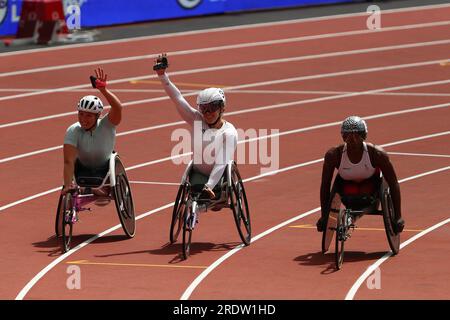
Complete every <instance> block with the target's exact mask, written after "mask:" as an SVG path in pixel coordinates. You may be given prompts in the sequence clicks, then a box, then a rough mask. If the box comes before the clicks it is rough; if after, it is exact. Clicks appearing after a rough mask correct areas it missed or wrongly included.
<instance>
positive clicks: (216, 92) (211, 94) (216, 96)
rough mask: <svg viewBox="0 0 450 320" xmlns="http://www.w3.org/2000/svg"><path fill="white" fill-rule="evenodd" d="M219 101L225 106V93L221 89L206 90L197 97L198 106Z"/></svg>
mask: <svg viewBox="0 0 450 320" xmlns="http://www.w3.org/2000/svg"><path fill="white" fill-rule="evenodd" d="M219 101H220V102H222V103H223V105H224V106H225V101H226V100H225V93H224V92H223V90H222V89H220V88H207V89H204V90H202V91H200V93H199V94H198V96H197V106H199V105H202V104H209V103H213V102H219Z"/></svg>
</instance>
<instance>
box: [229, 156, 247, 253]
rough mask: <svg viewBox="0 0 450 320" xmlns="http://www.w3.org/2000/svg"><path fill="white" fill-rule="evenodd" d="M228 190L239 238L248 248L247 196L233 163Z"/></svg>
mask: <svg viewBox="0 0 450 320" xmlns="http://www.w3.org/2000/svg"><path fill="white" fill-rule="evenodd" d="M228 188H229V190H228V191H229V192H228V194H229V197H230V207H231V210H232V211H233V216H234V221H235V223H236V227H237V230H238V233H239V236H240V238H241V240H242V242H243V243H244V245H246V246H248V245H250V243H251V238H252V225H251V220H250V211H249V209H248V202H247V195H246V193H245V188H244V184H243V182H242V179H241V175H240V173H239V170H238V168H237V166H236V164H235V163H233V166H232V168H231V186H229V187H228Z"/></svg>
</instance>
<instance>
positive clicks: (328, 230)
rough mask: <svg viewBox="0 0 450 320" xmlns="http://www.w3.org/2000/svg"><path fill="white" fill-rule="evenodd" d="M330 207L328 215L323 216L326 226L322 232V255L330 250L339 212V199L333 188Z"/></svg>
mask: <svg viewBox="0 0 450 320" xmlns="http://www.w3.org/2000/svg"><path fill="white" fill-rule="evenodd" d="M330 199H331V200H330V206H329V208H330V209H329V211H328V214H327V215H326V216H325V220H326V224H325V228H324V230H323V232H322V253H325V252H327V251H328V249H329V248H330V245H331V242H332V241H333V236H334V233H335V231H336V226H337V220H338V215H339V211H340V210H341V198H340V196H339V194H338V193H337V192H336V191H335V187H333V189H332V191H331V194H330Z"/></svg>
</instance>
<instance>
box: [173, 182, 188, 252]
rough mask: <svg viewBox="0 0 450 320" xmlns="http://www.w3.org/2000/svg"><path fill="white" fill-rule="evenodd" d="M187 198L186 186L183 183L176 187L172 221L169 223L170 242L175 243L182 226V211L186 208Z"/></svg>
mask: <svg viewBox="0 0 450 320" xmlns="http://www.w3.org/2000/svg"><path fill="white" fill-rule="evenodd" d="M187 198H188V187H187V186H186V185H185V184H182V185H180V187H179V188H178V193H177V197H176V199H175V205H174V207H173V211H172V221H171V223H170V236H169V239H170V243H171V244H172V243H175V242H176V241H177V240H178V236H179V235H180V232H181V229H182V228H183V213H184V210H185V208H186V202H187Z"/></svg>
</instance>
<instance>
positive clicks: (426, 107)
mask: <svg viewBox="0 0 450 320" xmlns="http://www.w3.org/2000/svg"><path fill="white" fill-rule="evenodd" d="M449 81H450V80H449ZM385 89H386V90H387V89H389V88H385ZM385 89H383V90H385ZM339 97H340V96H334V98H335V99H337V98H339ZM331 98H332V97H331ZM321 99H325V98H321ZM326 99H327V100H331V99H328V97H327V98H326ZM313 100H315V101H311V99H309V100H300V101H298V102H296V103H295V104H294V103H293V102H289V103H287V104H276V105H272V106H265V107H258V108H251V109H244V110H240V111H233V112H229V113H226V116H233V115H238V114H242V113H248V112H256V111H260V110H268V109H269V108H274V109H275V108H281V107H287V106H289V107H290V106H294V105H301V104H304V103H308V102H309V103H310V102H317V99H313ZM305 101H306V102H305ZM319 101H320V100H319ZM448 106H450V103H444V104H438V105H432V106H425V107H419V108H412V109H405V110H400V111H393V112H388V113H382V114H377V115H371V116H366V117H363V118H364V119H366V120H370V119H376V118H380V117H387V116H394V115H399V114H405V113H412V112H420V111H428V110H433V109H440V108H446V107H448ZM183 124H184V121H177V122H171V123H166V124H163V125H157V126H151V127H147V128H141V129H134V130H130V131H125V132H120V133H118V134H117V136H118V137H121V136H125V135H130V134H135V133H142V132H146V131H152V130H156V129H162V128H168V127H172V126H178V125H183ZM338 124H340V122H338V121H337V122H330V123H327V124H321V125H317V126H312V127H306V128H302V129H295V130H293V131H287V132H286V133H284V134H290V133H297V132H304V131H309V130H314V129H320V128H325V127H329V126H335V125H338ZM59 149H62V145H59V146H54V147H50V148H45V149H40V150H36V151H32V152H27V153H22V154H19V155H15V156H11V157H7V158H3V159H0V164H1V163H5V162H9V161H14V160H18V159H22V158H26V157H30V156H35V155H38V154H42V153H46V152H50V151H55V150H59Z"/></svg>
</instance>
